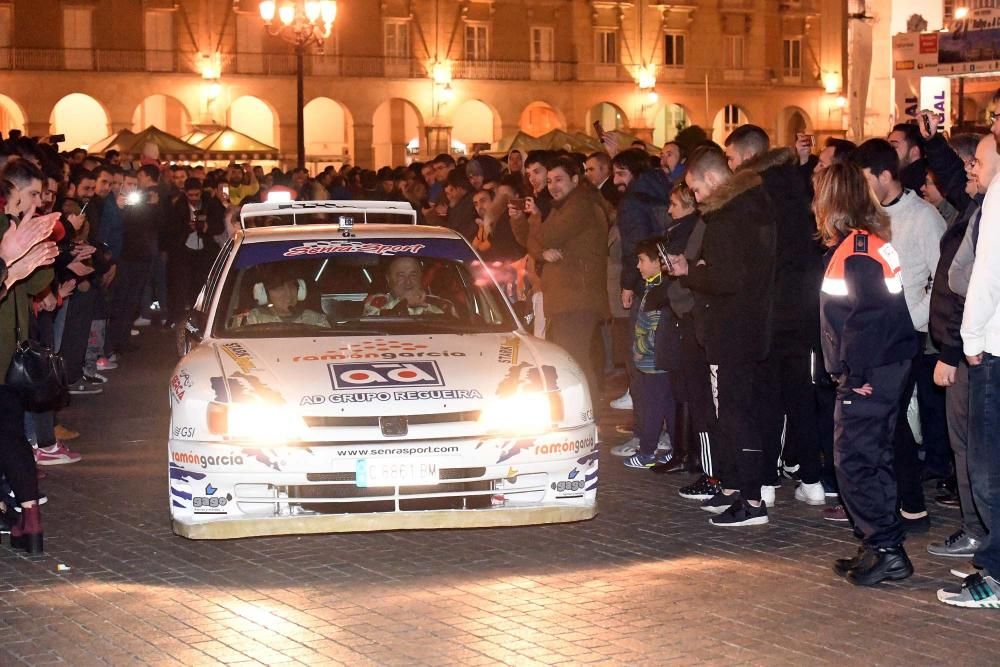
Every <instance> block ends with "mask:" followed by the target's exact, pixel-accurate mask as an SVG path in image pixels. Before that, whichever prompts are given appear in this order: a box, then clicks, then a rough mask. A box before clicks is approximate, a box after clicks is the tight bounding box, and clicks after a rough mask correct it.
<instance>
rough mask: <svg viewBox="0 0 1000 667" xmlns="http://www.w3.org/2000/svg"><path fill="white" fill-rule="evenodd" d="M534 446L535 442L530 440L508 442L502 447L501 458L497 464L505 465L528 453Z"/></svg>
mask: <svg viewBox="0 0 1000 667" xmlns="http://www.w3.org/2000/svg"><path fill="white" fill-rule="evenodd" d="M533 444H535V441H534V440H532V439H530V438H528V439H525V440H508V441H507V442H505V443H503V445H501V447H500V458H498V459H497V463H503V462H504V461H507V460H509V459H512V458H514V457H515V456H517V455H518V454H520V453H521V452H524V451H527V450H528V449H529V448H530V447H531V446H532V445H533Z"/></svg>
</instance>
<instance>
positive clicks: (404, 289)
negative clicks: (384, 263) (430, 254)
mask: <svg viewBox="0 0 1000 667" xmlns="http://www.w3.org/2000/svg"><path fill="white" fill-rule="evenodd" d="M423 277H424V271H423V267H421V265H420V262H419V261H417V259H416V258H415V257H396V258H395V259H393V260H392V261H391V262H389V266H388V268H387V269H386V271H385V280H386V283H387V284H388V285H389V292H388V293H387V294H372V295H371V296H369V297H368V299H367V300H366V301H365V310H364V314H365V316H366V317H367V316H372V315H397V316H400V315H450V316H451V317H457V315H456V313H455V307H454V306H453V305H452V303H451V302H450V301H448V299H442V298H441V297H437V296H434V295H433V294H428V292H427V290H425V289H424V288H423V282H422V281H423Z"/></svg>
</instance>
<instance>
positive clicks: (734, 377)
mask: <svg viewBox="0 0 1000 667" xmlns="http://www.w3.org/2000/svg"><path fill="white" fill-rule="evenodd" d="M684 180H685V182H686V183H687V184H688V186H689V187H690V188H691V190H692V191H693V192H694V194H695V197H696V198H697V200H698V202H699V203H700V204H701V212H702V216H703V219H704V221H705V238H704V242H703V246H702V255H701V259H699V260H698V261H697V263H694V264H692V265H690V266H689V265H688V261H687V258H686V257H685V256H684V255H670V256H668V257H669V260H670V273H671V274H672V275H675V276H686V278H684V279H683V280H682V284H683V285H684V286H685V287H688V288H690V289H691V290H693V291H694V292H696V293H697V294H698V296H699V298H700V303H701V305H702V308H703V312H702V319H703V321H704V343H705V352H706V355H707V358H708V362H709V363H710V364H714V365H717V366H718V411H719V423H718V438H717V440H718V444H719V447H718V448H717V450H718V452H717V453H718V454H719V465H718V469H719V476H720V477H721V479H722V483H723V486H724V489H723V491H722V492H720V493H719V494H717V495H716V496H715V497H714V498H712V499H710V500H706V501H705V503H704V504H703V505H702V507H703V508H704V509H706V510H708V511H710V512H713V513H716V514H718V516H716V517H715V518H714V519H712V523H713V525H717V526H752V525H760V524H764V523H767V522H768V517H767V504H766V503H764V502H763V501H762V500H761V485H763V484H764V481H765V475H766V471H767V467H768V465H767V462H766V460H765V456H764V452H763V444H762V424H761V420H760V419H759V416H760V415H761V414H762V413H763V411H764V406H765V405H766V403H767V402H768V401H773V400H774V396H773V389H772V388H771V387H769V386H768V377H769V372H768V363H769V357H770V354H771V331H772V309H773V306H774V270H775V223H774V220H775V213H774V208H773V206H772V204H771V199H770V197H768V195H767V193H766V192H765V191H764V188H763V186H762V181H761V177H760V176H759V175H758V174H757V173H755V172H754V171H752V170H740V171H737V172H736V173H732V172H731V171H730V170H729V167H728V165H727V164H726V156H725V155H724V154H723V153H722V151H720V150H719V149H718V148H717V147H705V148H701V149H698V150H696V151H695V152H694V154H693V155H692V156H691V158H690V159H689V160H688V166H687V172H686V174H685V177H684ZM715 453H716V452H715V451H713V456H714V455H715Z"/></svg>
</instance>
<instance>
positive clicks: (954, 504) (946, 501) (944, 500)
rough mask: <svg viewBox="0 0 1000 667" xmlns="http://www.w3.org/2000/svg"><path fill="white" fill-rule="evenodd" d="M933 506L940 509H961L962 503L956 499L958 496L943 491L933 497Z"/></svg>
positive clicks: (951, 492)
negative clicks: (937, 506)
mask: <svg viewBox="0 0 1000 667" xmlns="http://www.w3.org/2000/svg"><path fill="white" fill-rule="evenodd" d="M934 504H935V505H939V506H940V507H947V508H948V509H951V510H958V509H962V503H961V501H960V500H959V499H958V494H957V493H955V492H953V491H945V492H944V493H941V494H938V495H936V496H934Z"/></svg>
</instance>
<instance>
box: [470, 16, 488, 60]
mask: <svg viewBox="0 0 1000 667" xmlns="http://www.w3.org/2000/svg"><path fill="white" fill-rule="evenodd" d="M489 37H490V31H489V26H487V25H486V24H485V23H466V24H465V59H466V60H489V57H490V39H489Z"/></svg>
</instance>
